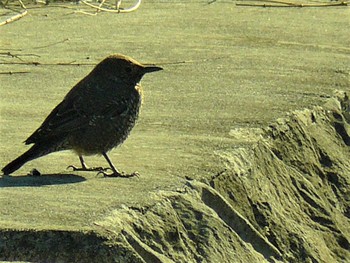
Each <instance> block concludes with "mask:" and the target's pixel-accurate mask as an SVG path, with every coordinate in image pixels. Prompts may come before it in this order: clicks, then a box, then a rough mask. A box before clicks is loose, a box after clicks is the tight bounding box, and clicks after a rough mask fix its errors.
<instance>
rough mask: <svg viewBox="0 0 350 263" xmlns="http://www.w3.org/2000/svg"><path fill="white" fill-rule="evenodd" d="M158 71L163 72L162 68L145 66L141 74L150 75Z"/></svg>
mask: <svg viewBox="0 0 350 263" xmlns="http://www.w3.org/2000/svg"><path fill="white" fill-rule="evenodd" d="M159 70H163V68H161V67H156V66H145V67H144V68H143V74H146V73H151V72H155V71H159Z"/></svg>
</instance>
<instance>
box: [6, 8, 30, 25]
mask: <svg viewBox="0 0 350 263" xmlns="http://www.w3.org/2000/svg"><path fill="white" fill-rule="evenodd" d="M27 13H28V11H27V10H24V11H22V12H21V13H19V14H17V15H14V16H12V17H10V18H8V19H6V20H5V21H3V22H0V26H3V25H6V24H8V23H11V22H13V21H16V20H18V19H20V18H22V17H24V16H25V15H26V14H27Z"/></svg>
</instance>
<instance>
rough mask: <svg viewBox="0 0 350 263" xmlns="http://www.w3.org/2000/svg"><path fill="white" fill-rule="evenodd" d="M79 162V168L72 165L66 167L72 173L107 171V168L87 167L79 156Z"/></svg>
mask: <svg viewBox="0 0 350 263" xmlns="http://www.w3.org/2000/svg"><path fill="white" fill-rule="evenodd" d="M79 160H80V163H81V167H76V166H74V165H69V166H68V167H67V169H68V168H72V169H73V171H106V170H108V169H109V168H103V167H91V168H90V167H88V166H87V165H86V163H85V160H84V158H83V156H81V155H79Z"/></svg>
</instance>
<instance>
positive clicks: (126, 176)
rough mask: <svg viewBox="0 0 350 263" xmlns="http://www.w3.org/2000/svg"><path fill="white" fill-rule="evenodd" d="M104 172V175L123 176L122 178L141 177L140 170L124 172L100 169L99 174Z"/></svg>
mask: <svg viewBox="0 0 350 263" xmlns="http://www.w3.org/2000/svg"><path fill="white" fill-rule="evenodd" d="M100 174H102V175H103V177H121V178H131V177H135V176H136V177H139V176H140V174H139V173H138V172H133V173H131V174H124V173H119V172H113V173H106V172H105V171H99V172H98V173H97V175H100Z"/></svg>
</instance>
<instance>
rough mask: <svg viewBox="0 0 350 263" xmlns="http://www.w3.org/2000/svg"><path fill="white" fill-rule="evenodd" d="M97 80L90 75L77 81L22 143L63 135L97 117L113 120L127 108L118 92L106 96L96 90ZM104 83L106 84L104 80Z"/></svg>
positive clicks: (82, 126)
mask: <svg viewBox="0 0 350 263" xmlns="http://www.w3.org/2000/svg"><path fill="white" fill-rule="evenodd" d="M99 84H100V83H99V82H98V81H96V80H91V79H89V81H86V80H82V81H81V82H79V83H78V84H77V85H76V86H75V87H74V88H73V89H72V90H71V91H70V92H69V93H68V94H67V96H66V97H65V99H64V100H63V101H62V102H61V103H60V104H58V105H57V106H56V108H54V109H53V110H52V112H51V113H50V114H49V116H48V117H47V118H46V119H45V120H44V122H43V123H42V125H41V126H40V127H39V128H38V129H37V130H36V131H35V132H34V133H33V134H32V135H31V136H29V138H28V139H27V140H26V141H25V143H26V144H30V143H37V142H41V141H46V140H49V139H50V138H55V139H58V138H62V137H65V136H67V133H70V132H72V131H74V130H77V129H81V128H84V127H87V126H88V125H89V123H91V122H93V121H94V120H95V119H98V118H99V117H104V118H107V119H108V118H109V119H111V120H114V121H115V120H116V119H117V118H119V117H122V116H123V114H125V112H127V111H128V110H129V109H128V107H127V105H128V102H127V101H126V100H125V99H124V98H123V97H122V96H121V97H119V96H117V97H116V96H114V97H110V96H106V95H105V94H104V93H103V92H102V93H101V92H97V93H96V90H99V88H98V85H99ZM105 85H106V86H108V84H106V83H105ZM92 100H93V101H92ZM92 102H93V103H92Z"/></svg>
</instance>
